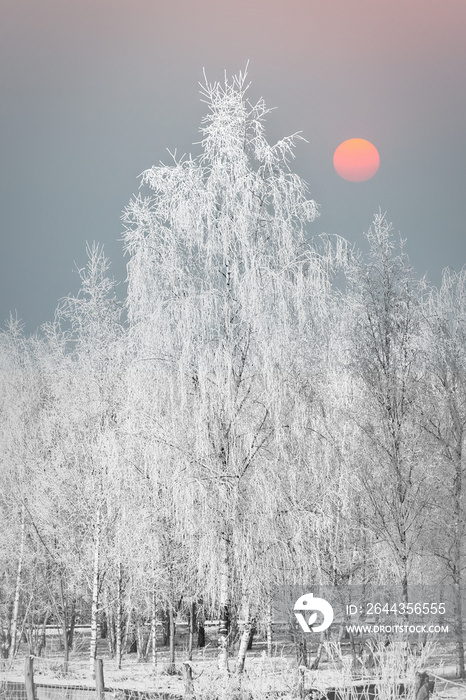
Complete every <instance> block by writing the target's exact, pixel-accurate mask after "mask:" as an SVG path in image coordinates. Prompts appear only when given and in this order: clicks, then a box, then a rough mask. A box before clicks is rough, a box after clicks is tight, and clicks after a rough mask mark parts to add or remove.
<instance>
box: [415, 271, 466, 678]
mask: <svg viewBox="0 0 466 700" xmlns="http://www.w3.org/2000/svg"><path fill="white" fill-rule="evenodd" d="M424 311H425V320H426V326H425V329H426V336H425V344H424V348H425V358H426V364H427V372H426V381H425V386H424V391H423V392H422V397H423V398H424V401H423V403H422V405H421V414H422V418H423V426H424V429H425V430H426V432H427V434H428V435H429V437H430V444H431V445H434V449H435V448H436V449H435V452H434V455H435V454H437V459H435V462H434V463H435V465H436V467H437V469H438V475H436V493H437V498H436V502H437V506H438V507H437V508H436V509H435V511H434V512H433V522H434V523H435V526H436V527H435V532H434V533H432V535H433V536H432V542H434V543H435V544H434V553H435V554H436V556H437V557H438V558H439V559H440V560H441V561H442V562H443V564H444V565H445V567H446V570H447V572H448V576H449V578H450V580H451V581H452V584H453V590H454V606H455V635H456V647H457V657H458V668H459V675H460V677H461V678H464V675H465V660H464V639H463V599H462V585H463V579H464V537H465V533H466V511H465V505H464V493H465V483H464V480H465V469H466V467H465V455H464V440H465V434H466V433H465V431H466V270H465V269H463V270H461V271H460V272H459V273H456V272H454V271H452V270H445V271H444V273H443V278H442V284H441V287H440V289H438V290H437V289H432V290H431V291H430V293H429V295H428V296H427V298H426V300H425V305H424ZM431 459H432V457H431Z"/></svg>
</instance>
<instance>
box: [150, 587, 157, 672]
mask: <svg viewBox="0 0 466 700" xmlns="http://www.w3.org/2000/svg"><path fill="white" fill-rule="evenodd" d="M150 633H151V638H152V670H153V671H155V669H156V667H157V602H156V598H155V587H154V588H153V589H152V620H151V629H150Z"/></svg>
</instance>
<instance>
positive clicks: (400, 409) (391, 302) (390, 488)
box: [348, 213, 432, 601]
mask: <svg viewBox="0 0 466 700" xmlns="http://www.w3.org/2000/svg"><path fill="white" fill-rule="evenodd" d="M367 239H368V242H369V245H370V253H369V257H368V260H367V262H365V261H361V260H357V259H356V260H355V261H354V263H353V267H352V269H351V270H350V271H349V279H350V282H351V284H352V287H351V293H350V295H349V297H348V298H349V300H350V303H351V305H352V306H350V307H349V308H348V313H349V314H351V317H352V319H353V323H354V334H353V359H352V361H351V365H350V366H351V368H352V373H353V377H354V378H355V380H356V383H357V386H358V387H359V389H360V390H361V391H362V394H361V395H360V396H361V399H360V401H359V402H358V403H356V404H355V406H354V411H353V420H354V421H355V422H356V424H357V425H358V427H359V430H360V436H361V442H360V446H361V448H362V449H360V451H359V459H360V460H361V464H362V467H361V469H360V470H359V474H360V480H361V484H362V486H363V489H364V493H365V500H366V506H367V510H366V514H367V519H368V523H370V527H371V528H372V530H373V532H374V534H375V536H376V539H377V540H378V542H379V545H380V546H382V547H383V546H386V547H387V548H388V549H387V552H389V553H390V555H391V557H390V558H389V560H388V561H389V562H390V565H391V569H392V572H391V573H392V579H393V577H394V578H396V579H398V580H399V582H400V583H401V589H402V595H403V599H404V600H405V601H407V599H408V583H409V579H410V571H411V570H412V567H413V564H414V562H415V561H416V557H417V556H418V554H419V552H420V550H421V549H422V546H421V544H422V536H423V532H424V529H425V528H424V526H425V523H426V521H427V519H428V517H429V512H430V507H429V506H430V504H431V498H432V491H431V490H430V477H429V470H428V468H427V465H425V464H423V460H422V456H423V455H422V447H421V436H420V430H419V422H418V419H417V417H416V415H415V410H414V408H415V399H416V396H417V393H418V391H419V386H420V380H421V378H422V371H421V362H420V357H419V355H420V344H419V342H420V314H419V286H417V285H416V283H415V281H414V279H413V277H412V271H411V268H410V267H409V264H408V260H407V257H406V255H405V253H404V251H403V241H402V240H401V239H400V241H399V242H397V241H395V239H394V236H393V233H392V226H391V224H389V223H388V222H387V220H386V218H385V216H384V215H382V213H379V214H378V215H377V216H376V217H375V219H374V223H373V225H372V226H371V228H370V229H369V231H368V234H367Z"/></svg>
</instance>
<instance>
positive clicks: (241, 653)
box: [235, 607, 255, 674]
mask: <svg viewBox="0 0 466 700" xmlns="http://www.w3.org/2000/svg"><path fill="white" fill-rule="evenodd" d="M254 627H255V619H254V618H253V617H251V615H250V611H249V607H248V609H247V611H246V619H245V621H244V627H243V632H242V634H241V641H240V644H239V650H238V657H237V659H236V669H235V670H236V673H237V674H241V673H243V671H244V664H245V661H246V652H247V650H248V649H250V646H249V644H250V640H251V636H252V635H253V634H254Z"/></svg>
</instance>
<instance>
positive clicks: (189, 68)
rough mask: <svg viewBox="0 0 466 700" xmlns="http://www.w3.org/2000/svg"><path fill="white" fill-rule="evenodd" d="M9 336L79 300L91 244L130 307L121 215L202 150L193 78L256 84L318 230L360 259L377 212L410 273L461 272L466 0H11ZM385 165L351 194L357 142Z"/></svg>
mask: <svg viewBox="0 0 466 700" xmlns="http://www.w3.org/2000/svg"><path fill="white" fill-rule="evenodd" d="M0 9H1V23H0V124H1V128H0V212H1V220H0V226H1V229H0V236H1V256H0V325H2V326H3V325H4V322H5V320H6V319H8V317H9V315H10V313H13V314H17V316H18V317H19V318H20V319H22V321H23V323H24V325H25V330H26V332H34V331H35V330H36V329H37V327H38V326H39V325H40V324H41V323H44V322H46V321H50V320H52V319H53V314H54V310H55V307H56V305H57V302H58V300H59V299H60V298H62V297H64V296H66V295H68V294H70V293H71V294H75V293H76V292H77V290H78V288H79V277H78V275H77V273H76V271H75V270H76V265H77V266H78V267H83V266H84V265H85V264H86V241H89V242H92V241H97V242H99V243H100V244H103V245H104V249H105V251H106V254H107V256H108V257H109V258H110V260H111V262H112V268H111V270H112V273H113V275H114V276H115V278H116V279H117V280H120V281H121V285H120V294H121V296H123V295H124V280H125V276H126V263H127V259H125V257H124V256H123V252H122V244H121V234H122V222H121V220H120V217H121V213H122V210H123V209H124V207H125V206H126V205H127V204H128V202H129V200H130V199H131V196H132V195H133V194H134V193H135V192H137V189H138V186H139V181H138V176H139V175H140V174H141V173H142V171H144V170H145V169H147V168H150V167H151V166H152V165H156V164H158V163H159V162H160V161H161V160H162V161H165V162H167V163H168V162H169V155H168V153H167V149H169V150H170V151H173V150H174V149H175V148H176V149H177V152H178V154H183V153H192V154H193V155H196V154H198V153H199V146H197V145H193V144H194V143H195V142H196V141H199V138H200V135H199V125H200V120H201V118H202V116H203V115H204V114H205V111H206V106H205V105H204V104H203V103H202V102H201V99H200V94H199V81H202V80H203V70H204V69H205V71H206V74H207V77H208V79H209V81H211V82H212V81H214V80H223V77H224V73H225V71H226V72H227V74H228V75H230V76H231V75H232V74H234V73H237V72H239V71H240V70H244V68H245V66H246V63H247V62H248V61H249V67H248V76H249V79H250V81H251V87H250V90H249V96H250V99H251V100H252V101H256V100H257V99H258V98H259V97H263V98H264V99H265V102H266V104H267V106H268V107H276V109H275V110H274V111H272V112H271V114H270V115H269V119H268V122H267V136H268V139H269V141H272V142H273V141H277V140H278V139H280V138H282V137H283V136H286V135H289V134H292V133H294V132H296V131H301V132H302V135H303V136H304V137H305V138H306V139H307V141H308V143H306V142H301V143H300V145H299V146H298V148H297V150H296V159H295V161H293V164H292V169H293V170H294V171H295V172H297V173H298V174H299V175H300V176H301V177H303V178H304V179H305V180H306V181H307V182H308V184H309V187H310V191H311V196H312V198H313V199H315V200H316V201H317V202H318V203H319V205H320V208H321V216H320V217H319V219H317V220H316V222H315V223H313V224H312V228H311V233H313V234H315V235H317V234H319V233H323V232H325V233H330V234H339V235H342V236H344V237H345V238H347V239H348V240H349V241H350V242H352V243H355V244H356V245H357V246H360V247H363V246H364V236H363V232H364V231H366V230H367V228H368V227H369V226H370V224H371V221H372V219H373V215H374V214H375V213H376V212H377V211H378V209H379V207H380V208H381V209H382V211H384V212H385V211H386V212H387V218H388V219H389V220H390V221H392V222H393V225H394V228H395V230H396V231H400V232H401V234H402V236H403V238H406V239H407V244H406V251H407V253H408V255H409V257H410V260H411V263H412V265H413V267H414V269H415V271H416V273H417V274H418V275H419V276H421V275H424V274H426V276H427V278H428V279H429V280H430V281H431V282H432V283H433V284H439V282H440V279H441V271H442V269H443V268H445V267H448V266H450V267H452V268H454V269H456V270H459V269H460V268H462V267H463V265H464V264H466V224H465V220H464V219H465V216H464V200H465V194H466V192H465V185H466V133H465V129H466V71H465V66H466V42H465V41H464V27H465V26H466V2H465V0H235V1H234V2H233V0H215V1H214V0H131V1H130V0H0ZM355 137H357V138H364V139H368V140H369V141H371V142H372V143H373V144H374V145H375V146H376V147H377V149H378V151H379V153H380V160H381V162H380V168H379V171H378V172H377V174H376V175H375V176H374V177H373V178H372V179H370V180H368V181H366V182H361V183H354V182H347V181H345V180H343V179H342V178H340V177H339V176H338V175H337V174H336V172H335V170H334V168H333V163H332V159H333V153H334V150H335V148H336V147H337V146H338V145H339V144H340V143H341V142H342V141H344V140H346V139H349V138H355Z"/></svg>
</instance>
